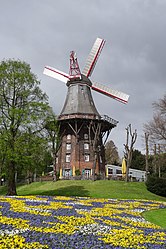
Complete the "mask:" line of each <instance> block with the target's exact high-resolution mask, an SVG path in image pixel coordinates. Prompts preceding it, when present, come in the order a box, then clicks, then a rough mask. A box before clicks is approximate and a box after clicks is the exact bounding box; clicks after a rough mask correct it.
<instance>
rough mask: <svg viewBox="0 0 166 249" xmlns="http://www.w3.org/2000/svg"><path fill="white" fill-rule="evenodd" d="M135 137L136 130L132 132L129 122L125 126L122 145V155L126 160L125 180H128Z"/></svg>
mask: <svg viewBox="0 0 166 249" xmlns="http://www.w3.org/2000/svg"><path fill="white" fill-rule="evenodd" d="M136 139H137V130H135V131H134V132H132V130H131V124H129V125H128V126H127V128H126V144H124V147H125V152H124V157H125V159H126V162H127V165H126V182H128V181H129V168H130V166H131V161H132V154H133V148H134V144H135V142H136Z"/></svg>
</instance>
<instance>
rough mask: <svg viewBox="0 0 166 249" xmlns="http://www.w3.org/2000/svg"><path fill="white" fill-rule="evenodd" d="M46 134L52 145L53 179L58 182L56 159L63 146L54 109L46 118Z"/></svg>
mask: <svg viewBox="0 0 166 249" xmlns="http://www.w3.org/2000/svg"><path fill="white" fill-rule="evenodd" d="M44 128H45V133H46V137H47V140H48V142H49V144H50V150H51V154H52V165H53V172H54V173H53V179H54V181H56V180H57V179H58V178H59V177H58V178H57V169H56V158H57V153H58V150H59V148H60V146H61V139H60V135H59V134H60V133H59V129H60V127H59V124H58V121H57V118H56V116H55V114H54V113H53V111H52V109H50V111H49V112H48V114H47V115H46V118H45V124H44Z"/></svg>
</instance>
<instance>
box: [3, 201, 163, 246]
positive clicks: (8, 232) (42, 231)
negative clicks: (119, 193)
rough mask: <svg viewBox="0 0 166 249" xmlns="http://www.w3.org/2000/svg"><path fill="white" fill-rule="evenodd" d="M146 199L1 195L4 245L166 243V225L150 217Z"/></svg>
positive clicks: (155, 205) (155, 206) (151, 203)
mask: <svg viewBox="0 0 166 249" xmlns="http://www.w3.org/2000/svg"><path fill="white" fill-rule="evenodd" d="M158 208H166V204H164V203H161V202H156V201H146V200H116V199H92V198H84V197H71V198H70V197H62V196H61V197H60V196H56V197H50V196H40V197H39V196H14V197H4V196H1V197H0V248H3V249H4V248H10V249H12V248H35V249H37V248H41V249H43V248H49V249H50V248H65V249H66V248H68V249H69V248H70V249H71V248H73V249H74V248H78V249H83V248H84V249H86V248H88V249H89V248H95V249H97V248H98V249H102V248H116V249H120V248H152V249H153V248H162V249H164V248H166V230H162V229H161V228H160V227H158V226H156V225H153V224H151V223H149V222H147V221H146V220H145V219H144V218H142V216H141V213H142V212H143V211H145V210H151V209H158Z"/></svg>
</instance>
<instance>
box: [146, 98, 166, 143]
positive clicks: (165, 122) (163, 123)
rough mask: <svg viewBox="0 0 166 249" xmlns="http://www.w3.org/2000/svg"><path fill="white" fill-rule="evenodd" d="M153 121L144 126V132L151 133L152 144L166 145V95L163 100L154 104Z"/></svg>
mask: <svg viewBox="0 0 166 249" xmlns="http://www.w3.org/2000/svg"><path fill="white" fill-rule="evenodd" d="M152 105H153V108H154V115H153V119H152V120H151V121H149V122H148V123H147V124H144V131H145V132H146V133H149V136H150V137H149V138H150V142H151V144H155V143H164V144H165V143H166V94H165V95H164V97H163V99H160V100H159V101H158V102H154V103H153V104H152Z"/></svg>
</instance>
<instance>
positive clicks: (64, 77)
mask: <svg viewBox="0 0 166 249" xmlns="http://www.w3.org/2000/svg"><path fill="white" fill-rule="evenodd" d="M43 73H44V74H46V75H48V76H50V77H53V78H55V79H57V80H60V81H63V82H65V83H67V81H68V80H69V78H70V77H69V75H68V74H66V73H64V72H62V71H60V70H58V69H55V68H53V67H49V66H45V68H44V71H43Z"/></svg>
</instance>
